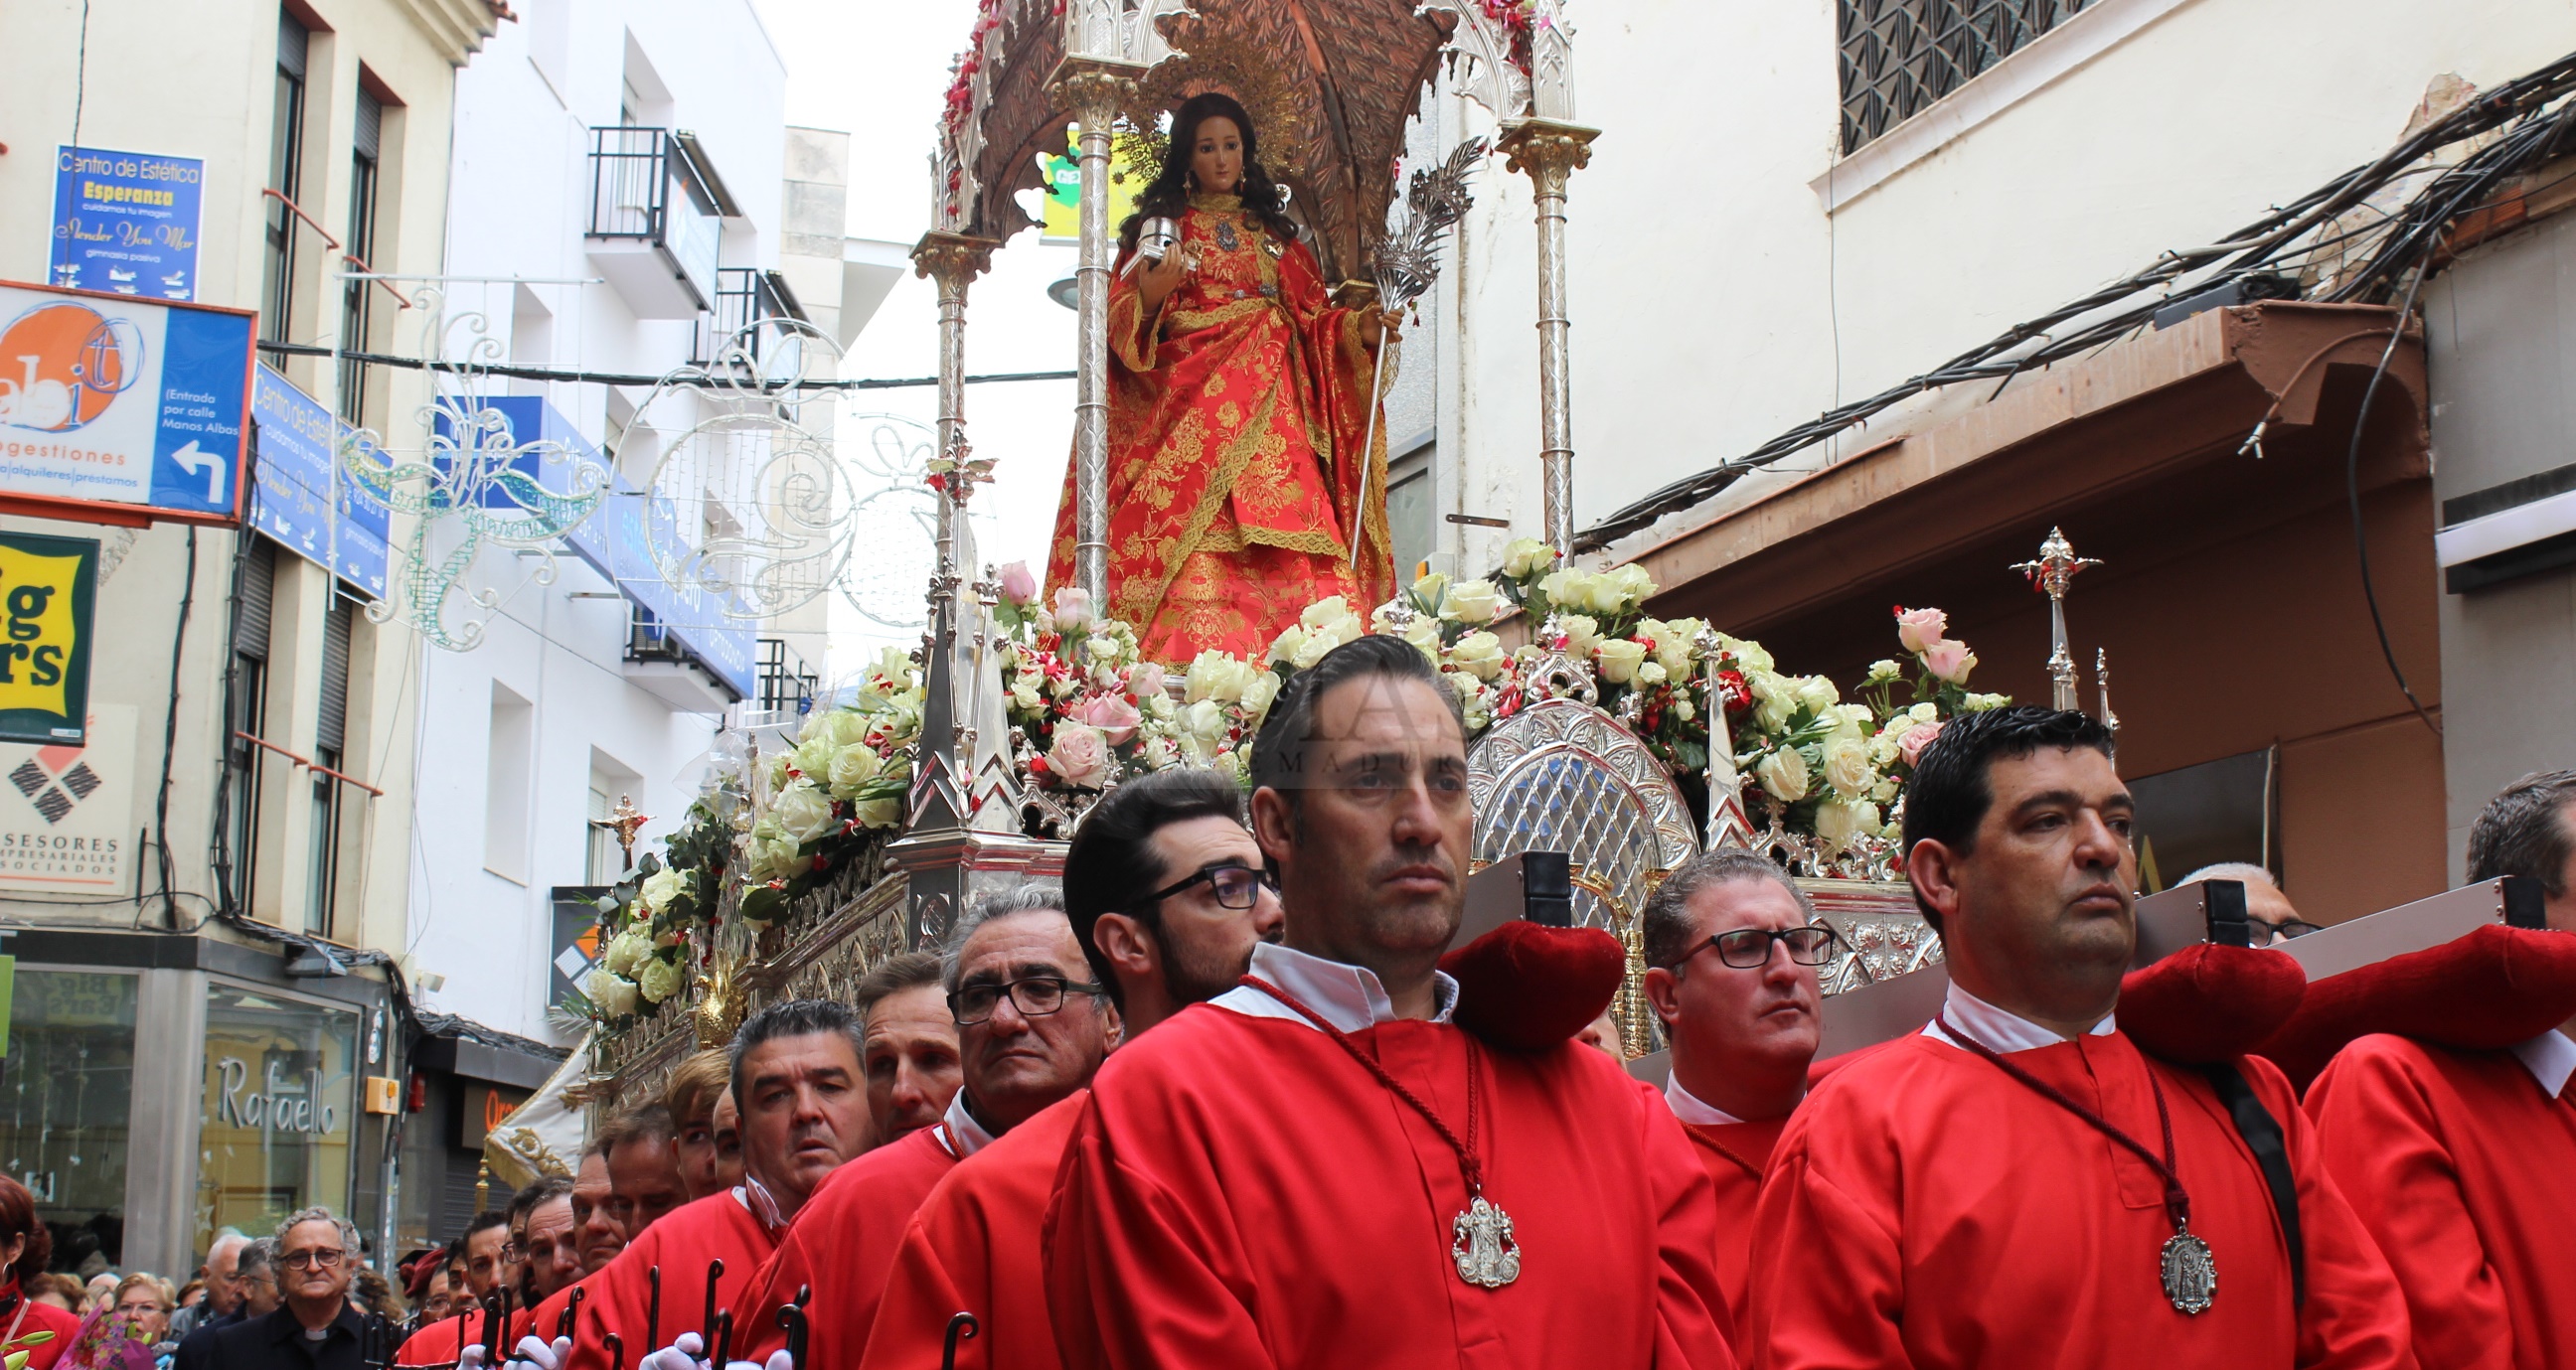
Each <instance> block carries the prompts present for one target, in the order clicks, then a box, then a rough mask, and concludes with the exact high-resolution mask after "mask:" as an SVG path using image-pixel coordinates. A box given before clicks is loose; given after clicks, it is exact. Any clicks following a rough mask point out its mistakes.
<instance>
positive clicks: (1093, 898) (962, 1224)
mask: <svg viewBox="0 0 2576 1370" xmlns="http://www.w3.org/2000/svg"><path fill="white" fill-rule="evenodd" d="M1064 893H1065V911H1066V913H1067V915H1068V916H1069V917H1070V918H1071V920H1072V923H1073V928H1074V932H1075V934H1076V936H1077V937H1078V938H1079V939H1080V941H1081V944H1082V949H1083V954H1084V956H1085V957H1086V958H1088V960H1089V962H1090V966H1091V973H1092V976H1093V978H1094V979H1096V980H1098V981H1099V983H1100V984H1102V985H1103V986H1106V987H1107V988H1108V990H1109V993H1110V997H1111V999H1113V1000H1114V1001H1115V1002H1116V1003H1117V1005H1118V1009H1119V1014H1120V1018H1121V1022H1122V1027H1123V1029H1124V1031H1123V1036H1122V1040H1123V1041H1127V1042H1133V1041H1134V1040H1135V1039H1136V1037H1137V1035H1138V1034H1140V1033H1142V1032H1144V1031H1146V1030H1147V1029H1149V1028H1152V1027H1154V1026H1155V1025H1156V1024H1158V1023H1161V1022H1163V1021H1165V1020H1166V1019H1169V1018H1170V1017H1172V1016H1173V1015H1174V1014H1176V1013H1179V1012H1180V1011H1181V1010H1183V1009H1184V1008H1187V1007H1188V1006H1190V1005H1192V1004H1196V1003H1201V1002H1204V1001H1206V1000H1208V999H1212V998H1215V997H1216V996H1217V995H1219V994H1222V993H1224V992H1225V991H1226V990H1228V989H1231V988H1233V987H1234V984H1235V982H1236V981H1237V980H1240V979H1241V978H1242V977H1243V972H1244V971H1245V969H1246V968H1247V967H1249V966H1250V965H1251V964H1252V949H1253V948H1254V947H1256V946H1258V945H1260V944H1261V943H1263V942H1275V941H1277V940H1278V938H1279V928H1280V922H1281V915H1280V909H1279V896H1278V894H1277V893H1276V891H1275V890H1274V888H1273V886H1272V885H1271V883H1270V878H1269V875H1268V872H1266V871H1265V870H1264V869H1263V868H1262V860H1261V848H1260V846H1259V845H1258V844H1256V843H1255V842H1254V841H1253V840H1252V833H1251V832H1250V830H1248V829H1246V828H1245V827H1244V825H1243V792H1242V791H1241V790H1240V789H1238V788H1237V787H1236V785H1235V783H1234V781H1233V780H1231V779H1230V778H1228V777H1226V776H1224V775H1221V774H1219V773H1217V772H1215V771H1208V770H1194V769H1176V770H1168V771H1157V772H1155V773H1153V774H1151V775H1147V776H1142V777H1140V778H1138V779H1135V780H1130V781H1127V782H1125V783H1123V784H1121V785H1120V786H1119V787H1118V788H1116V789H1114V790H1112V791H1110V792H1109V794H1108V795H1107V796H1106V797H1105V798H1103V799H1102V800H1101V801H1100V803H1099V804H1098V805H1096V806H1095V807H1094V808H1093V809H1092V811H1091V812H1090V813H1089V814H1088V815H1086V816H1085V817H1084V818H1083V820H1082V827H1081V828H1080V829H1079V830H1077V831H1076V832H1075V833H1074V837H1073V842H1072V845H1071V847H1070V848H1069V849H1068V850H1067V851H1066V853H1065V858H1064ZM1087 1093H1088V1091H1087V1090H1076V1091H1074V1092H1073V1093H1072V1094H1070V1095H1068V1096H1067V1097H1066V1098H1065V1099H1063V1100H1062V1101H1061V1102H1058V1103H1056V1104H1054V1105H1052V1106H1050V1107H1048V1108H1047V1109H1046V1110H1045V1111H1044V1112H1041V1113H1039V1114H1038V1115H1036V1116H1035V1117H1033V1118H1030V1119H1028V1120H1027V1121H1025V1122H1023V1123H1021V1124H1019V1125H1018V1126H1017V1127H1014V1128H1012V1129H1011V1130H1010V1131H1009V1132H1008V1133H1007V1134H1005V1135H1004V1136H1003V1137H1002V1138H1001V1139H1000V1140H998V1141H996V1142H994V1143H993V1144H992V1145H991V1146H989V1147H986V1148H984V1149H983V1150H981V1151H979V1152H977V1153H976V1154H975V1155H974V1156H972V1157H969V1158H968V1159H966V1160H965V1161H962V1162H960V1163H959V1164H958V1166H957V1169H956V1170H954V1171H953V1172H951V1173H950V1174H949V1176H948V1177H947V1178H946V1179H944V1180H941V1181H940V1182H939V1185H938V1187H937V1188H935V1189H933V1190H931V1191H930V1197H929V1198H928V1199H927V1200H925V1201H924V1202H923V1203H922V1205H921V1211H920V1212H919V1213H918V1214H916V1215H915V1216H914V1218H913V1220H912V1225H911V1229H910V1230H909V1231H908V1232H906V1233H905V1234H904V1239H903V1248H902V1250H901V1251H900V1252H898V1253H897V1254H896V1256H895V1261H894V1269H893V1270H892V1271H891V1272H890V1273H889V1274H888V1275H887V1277H886V1282H885V1294H884V1298H883V1301H882V1302H881V1303H880V1304H879V1306H878V1308H877V1316H876V1323H875V1325H874V1327H873V1328H872V1329H871V1330H870V1332H869V1336H868V1345H867V1354H866V1356H865V1357H864V1358H862V1359H861V1361H860V1362H859V1366H860V1370H914V1368H916V1367H917V1368H918V1370H940V1366H941V1358H942V1355H943V1353H944V1351H945V1349H946V1348H945V1341H946V1332H947V1327H948V1320H949V1319H950V1318H951V1317H953V1316H954V1315H955V1314H956V1313H958V1312H959V1311H961V1310H962V1311H966V1312H971V1313H973V1314H975V1315H976V1317H977V1319H978V1320H979V1322H980V1324H981V1327H982V1331H981V1333H980V1334H979V1335H978V1337H977V1339H976V1343H975V1345H976V1348H977V1351H976V1354H977V1355H979V1356H980V1357H982V1364H984V1365H985V1366H987V1367H989V1368H990V1370H1055V1368H1056V1367H1057V1366H1059V1365H1061V1364H1062V1362H1061V1361H1060V1360H1059V1359H1058V1356H1057V1352H1056V1341H1055V1328H1054V1324H1053V1322H1052V1320H1051V1319H1050V1317H1049V1315H1048V1312H1047V1305H1046V1282H1045V1278H1044V1276H1045V1272H1044V1270H1043V1268H1042V1266H1041V1261H1040V1253H1041V1246H1042V1234H1041V1231H1040V1228H1041V1226H1042V1224H1043V1220H1044V1218H1045V1216H1046V1207H1047V1200H1048V1199H1049V1198H1050V1197H1051V1196H1052V1195H1053V1193H1054V1191H1055V1177H1056V1172H1057V1171H1058V1170H1059V1169H1061V1168H1062V1166H1063V1161H1064V1151H1065V1146H1066V1144H1067V1143H1068V1142H1070V1141H1071V1140H1072V1137H1073V1129H1074V1124H1075V1123H1077V1122H1078V1121H1080V1119H1081V1116H1082V1104H1083V1100H1084V1098H1085V1097H1086V1096H1087Z"/></svg>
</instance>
